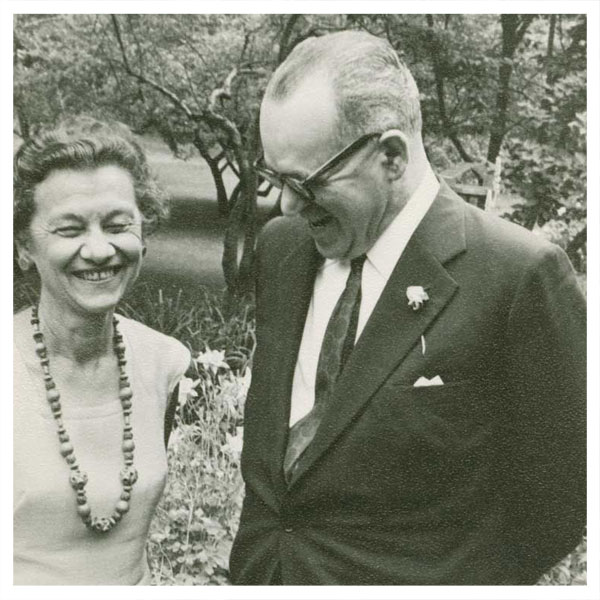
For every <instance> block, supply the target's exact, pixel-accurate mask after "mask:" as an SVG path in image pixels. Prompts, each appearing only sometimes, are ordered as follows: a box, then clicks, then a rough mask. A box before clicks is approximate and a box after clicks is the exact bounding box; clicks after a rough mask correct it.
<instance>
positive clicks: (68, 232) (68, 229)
mask: <svg viewBox="0 0 600 600" xmlns="http://www.w3.org/2000/svg"><path fill="white" fill-rule="evenodd" d="M82 231H83V227H77V226H75V225H68V226H65V227H58V228H56V229H55V230H54V233H57V234H58V235H60V236H62V237H76V236H78V235H80V234H81V233H82Z"/></svg>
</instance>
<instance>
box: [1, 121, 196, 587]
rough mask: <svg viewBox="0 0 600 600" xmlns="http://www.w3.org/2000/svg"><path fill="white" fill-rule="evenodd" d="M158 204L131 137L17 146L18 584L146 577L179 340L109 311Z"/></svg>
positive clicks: (67, 133) (104, 133) (70, 135)
mask: <svg viewBox="0 0 600 600" xmlns="http://www.w3.org/2000/svg"><path fill="white" fill-rule="evenodd" d="M164 213H165V202H164V198H163V197H162V196H161V194H160V193H159V190H158V188H157V187H156V185H155V184H154V183H153V181H152V179H151V178H150V174H149V170H148V166H147V163H146V160H145V158H144V155H143V153H142V151H141V150H140V148H139V147H138V146H137V144H136V143H135V142H133V141H132V140H131V139H129V136H125V135H124V134H123V132H121V131H119V130H118V129H116V128H115V127H114V126H108V125H105V124H101V123H98V122H96V121H90V120H87V121H85V120H80V121H78V122H75V123H74V125H71V126H68V127H67V126H63V127H61V128H59V129H57V130H55V131H52V132H50V133H46V134H43V135H40V136H38V137H36V138H35V139H31V140H29V141H27V142H25V143H24V144H23V146H21V148H20V149H19V151H18V153H17V155H16V157H15V167H14V231H15V241H16V245H17V251H18V263H19V266H20V267H21V268H22V269H23V270H27V269H29V268H32V267H35V268H36V269H37V272H38V273H39V277H40V283H41V290H40V297H39V304H38V305H37V306H34V307H32V308H29V309H26V310H24V311H22V312H20V313H19V314H17V315H16V316H15V319H14V343H15V348H14V369H15V378H14V487H13V489H14V583H15V584H27V585H34V584H45V585H48V584H59V585H86V584H90V585H102V584H121V585H132V584H148V583H149V582H150V572H149V568H148V564H147V560H146V554H145V543H146V536H147V533H148V528H149V526H150V521H151V519H152V516H153V513H154V510H155V507H156V505H157V503H158V501H159V498H160V496H161V493H162V491H163V488H164V485H165V478H166V468H167V464H166V454H165V447H164V433H165V432H164V426H165V425H164V424H165V414H166V408H167V401H168V398H169V394H170V393H171V392H172V391H173V389H174V387H175V385H176V383H177V381H178V379H179V378H180V377H181V375H182V374H183V373H184V371H185V370H186V368H187V366H188V364H189V362H190V355H189V352H188V350H187V349H186V348H185V347H184V346H183V345H182V344H180V343H179V342H178V341H176V340H175V339H173V338H170V337H167V336H165V335H163V334H160V333H158V332H156V331H153V330H152V329H149V328H148V327H146V326H144V325H142V324H140V323H137V322H135V321H132V320H130V319H126V318H125V317H122V316H120V315H117V314H115V307H116V305H117V303H118V302H119V300H120V299H121V298H122V297H123V294H124V293H125V291H126V290H127V289H128V288H129V287H130V285H131V284H132V283H133V282H134V280H135V279H136V277H137V276H138V273H139V271H140V266H141V263H142V258H143V256H144V254H145V251H146V250H145V246H144V236H145V235H146V234H147V233H148V231H149V230H150V229H151V228H152V227H153V226H154V225H155V224H156V223H157V221H158V219H159V217H161V216H162V215H163V214H164Z"/></svg>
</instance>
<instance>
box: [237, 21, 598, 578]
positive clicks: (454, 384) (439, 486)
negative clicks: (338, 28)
mask: <svg viewBox="0 0 600 600" xmlns="http://www.w3.org/2000/svg"><path fill="white" fill-rule="evenodd" d="M260 130H261V136H262V143H263V148H264V156H263V157H262V158H261V159H260V161H259V162H258V164H257V169H258V171H259V173H260V174H261V175H262V176H263V177H264V178H266V179H268V180H269V181H270V182H272V183H274V184H275V185H277V186H279V187H280V188H281V190H282V195H281V208H282V211H283V214H284V217H282V218H280V219H276V220H274V221H273V222H271V223H269V224H268V225H267V227H266V228H265V230H264V232H263V234H262V236H261V240H260V243H259V247H258V250H257V265H258V275H257V350H256V355H255V362H254V370H253V377H252V385H251V388H250V392H249V397H248V400H247V405H246V422H245V440H244V450H243V456H242V471H243V475H244V479H245V483H246V498H245V502H244V507H243V511H242V516H241V523H240V528H239V532H238V535H237V538H236V540H235V543H234V547H233V551H232V555H231V562H230V567H231V577H232V580H233V582H234V583H236V584H283V585H298V584H301V585H302V584H307V585H310V584H353V585H362V584H378V585H390V584H391V585H423V584H435V585H445V584H465V585H469V584H487V585H495V584H533V583H535V582H536V581H537V579H538V578H539V577H540V576H541V575H542V574H543V573H544V571H545V570H547V569H548V568H550V567H551V566H552V565H553V564H554V563H555V562H557V561H558V560H560V559H561V558H563V557H564V556H565V555H566V554H567V553H568V552H569V551H571V550H572V549H573V548H574V547H575V546H576V544H577V543H578V542H579V540H580V538H581V535H582V532H583V528H584V523H585V426H584V424H585V386H586V381H585V352H586V347H585V307H584V301H583V298H582V295H581V293H580V291H579V289H578V286H577V282H576V279H575V276H574V273H573V270H572V268H571V265H570V264H569V262H568V260H567V258H566V256H565V254H564V253H563V252H562V251H561V250H560V249H559V248H558V247H555V246H553V245H551V244H549V243H546V242H545V241H542V240H541V239H540V238H538V237H536V236H534V235H532V234H531V233H530V232H528V231H526V230H525V229H522V228H521V227H518V226H516V225H513V224H511V223H508V222H505V221H503V220H500V219H498V218H495V217H493V216H490V215H489V214H486V213H484V212H482V211H481V210H479V209H478V208H475V207H473V206H471V205H468V204H466V203H465V202H464V201H463V200H462V199H461V198H459V197H458V196H457V195H456V194H455V193H453V192H452V191H451V190H450V189H449V188H448V187H447V186H446V185H445V184H444V183H439V182H438V180H437V179H436V177H435V175H434V174H433V172H432V170H431V167H430V165H429V163H428V160H427V156H426V154H425V150H424V148H423V142H422V139H421V115H420V108H419V97H418V91H417V88H416V85H415V82H414V81H413V78H412V76H411V74H410V73H409V71H408V70H407V68H406V67H405V66H404V65H403V64H402V63H401V62H400V61H399V59H398V57H397V56H396V54H395V53H394V51H393V49H392V48H391V47H390V46H389V45H388V44H387V43H386V42H384V41H383V40H380V39H378V38H376V37H373V36H371V35H368V34H366V33H357V32H343V33H338V34H333V35H328V36H325V37H322V38H318V39H309V40H307V41H305V42H303V43H302V44H300V45H299V46H298V47H296V48H295V50H294V51H293V52H292V53H291V54H290V56H289V57H288V58H287V60H286V61H285V62H284V63H283V64H282V65H281V66H280V67H279V68H278V69H277V71H276V72H275V74H274V76H273V78H272V80H271V81H270V83H269V85H268V87H267V91H266V95H265V99H264V101H263V104H262V108H261V116H260Z"/></svg>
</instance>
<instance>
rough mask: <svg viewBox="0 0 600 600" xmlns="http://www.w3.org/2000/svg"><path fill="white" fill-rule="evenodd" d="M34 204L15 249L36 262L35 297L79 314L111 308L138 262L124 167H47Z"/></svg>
mask: <svg viewBox="0 0 600 600" xmlns="http://www.w3.org/2000/svg"><path fill="white" fill-rule="evenodd" d="M34 203H35V210H34V215H33V218H32V220H31V224H30V227H29V235H28V238H27V239H26V240H24V241H23V242H22V243H21V244H19V251H20V253H21V254H25V256H27V257H29V259H30V260H31V261H32V262H34V263H35V265H36V267H37V270H38V272H39V274H40V279H41V283H42V296H41V297H42V301H43V302H53V303H55V304H56V305H57V308H59V309H61V310H63V311H64V310H71V311H73V312H75V313H77V314H83V315H86V314H99V313H103V312H107V311H109V310H111V309H113V308H114V307H115V305H116V304H117V303H118V302H119V300H120V299H121V298H122V296H123V294H124V293H125V290H126V289H127V288H128V287H129V285H130V284H131V283H132V282H133V281H134V280H135V279H136V277H137V275H138V273H139V270H140V266H141V262H142V249H143V243H142V215H141V213H140V211H139V209H138V207H137V203H136V200H135V193H134V188H133V180H132V178H131V175H130V174H129V172H128V171H126V170H125V169H123V168H121V167H118V166H116V165H108V166H102V167H98V168H94V169H89V170H82V171H77V170H70V169H64V170H57V171H52V172H51V173H50V174H49V175H48V177H47V178H46V179H44V181H42V182H41V183H40V184H38V185H37V187H36V188H35V191H34Z"/></svg>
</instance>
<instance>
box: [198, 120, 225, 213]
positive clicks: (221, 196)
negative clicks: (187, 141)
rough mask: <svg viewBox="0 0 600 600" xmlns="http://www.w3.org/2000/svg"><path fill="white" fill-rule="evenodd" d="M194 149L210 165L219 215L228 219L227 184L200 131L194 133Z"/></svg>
mask: <svg viewBox="0 0 600 600" xmlns="http://www.w3.org/2000/svg"><path fill="white" fill-rule="evenodd" d="M194 147H195V148H196V150H198V153H199V154H200V156H201V157H202V158H203V159H204V161H205V162H206V164H207V165H208V168H209V169H210V174H211V175H212V178H213V181H214V183H215V189H216V191H217V207H218V210H219V214H220V215H221V216H223V217H226V216H227V215H228V214H229V199H228V198H227V190H226V189H225V183H224V182H223V174H222V173H221V169H220V168H219V161H218V160H214V159H213V158H211V156H210V152H209V151H208V148H207V147H206V144H205V143H204V140H203V139H202V135H201V134H200V131H199V130H198V129H196V131H195V132H194Z"/></svg>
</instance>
